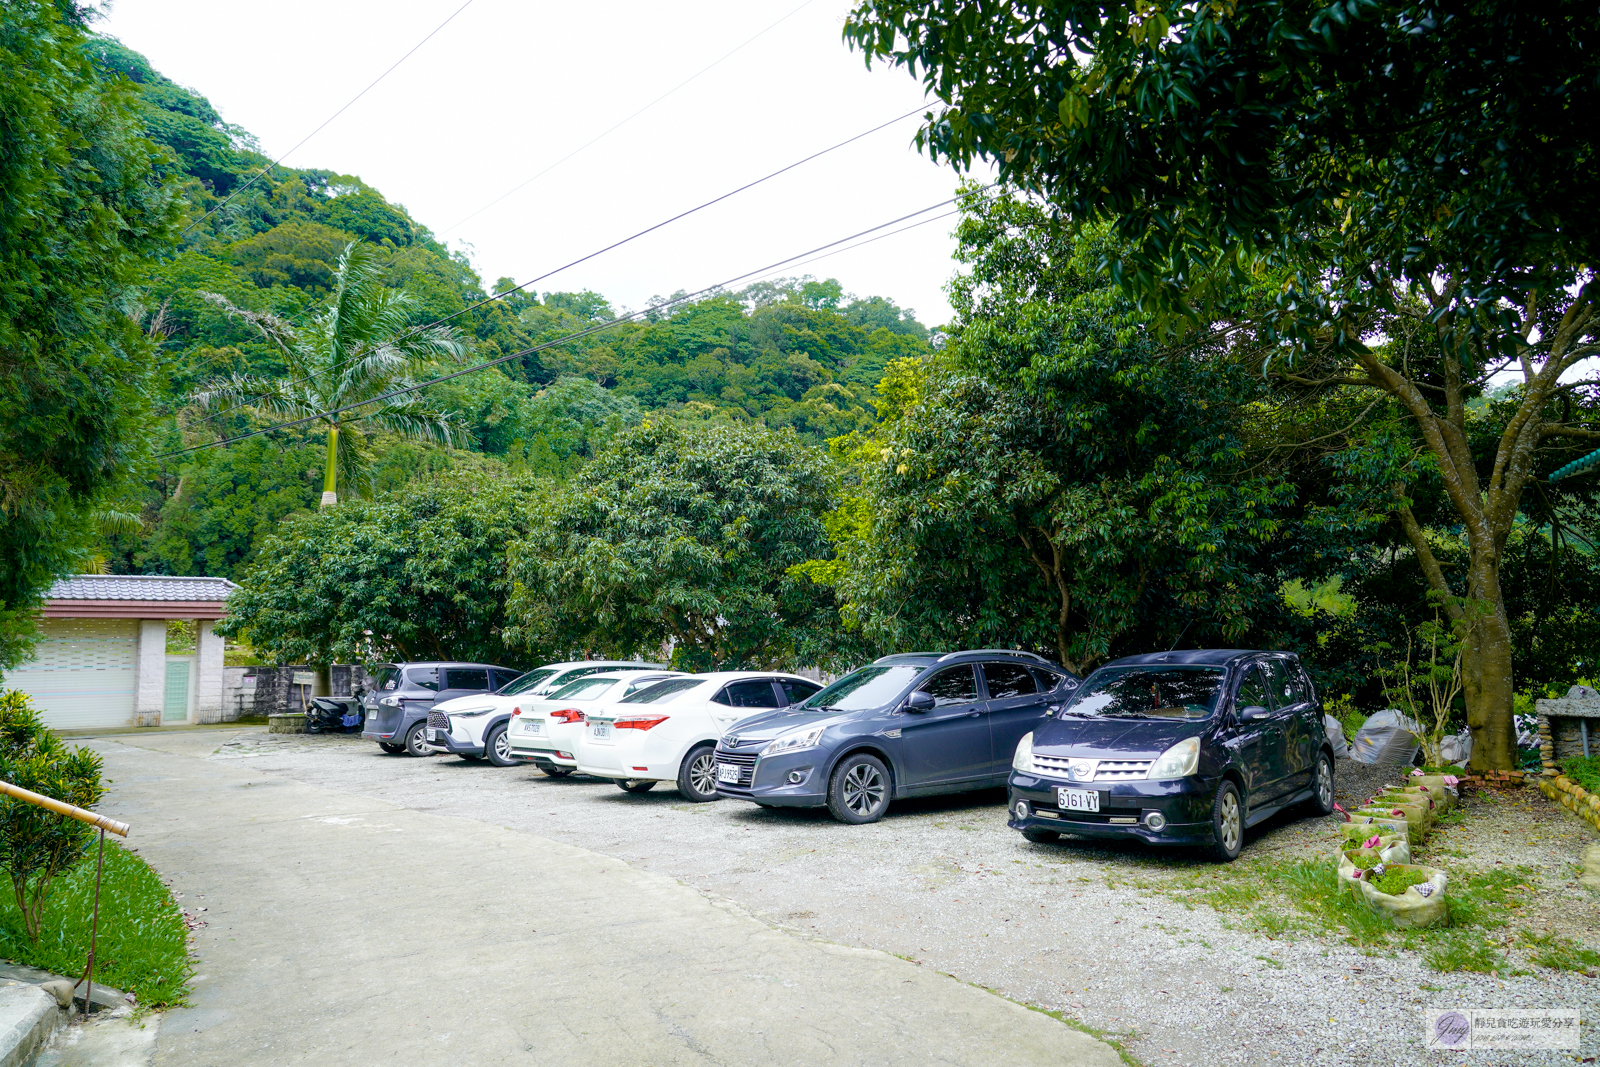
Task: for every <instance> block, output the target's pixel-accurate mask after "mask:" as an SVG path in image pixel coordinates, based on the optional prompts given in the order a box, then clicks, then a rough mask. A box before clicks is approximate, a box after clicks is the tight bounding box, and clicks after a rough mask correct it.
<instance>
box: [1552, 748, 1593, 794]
mask: <svg viewBox="0 0 1600 1067" xmlns="http://www.w3.org/2000/svg"><path fill="white" fill-rule="evenodd" d="M1561 770H1562V772H1563V773H1564V774H1565V775H1566V776H1567V777H1568V778H1571V779H1572V780H1573V781H1574V782H1576V783H1577V784H1578V785H1581V786H1583V788H1585V789H1587V790H1588V791H1589V792H1591V793H1597V794H1600V756H1574V757H1573V758H1572V759H1564V760H1562V761H1561Z"/></svg>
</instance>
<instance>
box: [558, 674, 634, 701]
mask: <svg viewBox="0 0 1600 1067" xmlns="http://www.w3.org/2000/svg"><path fill="white" fill-rule="evenodd" d="M616 684H617V680H616V679H615V678H592V677H591V678H579V679H578V680H577V681H576V682H568V683H567V684H566V685H564V686H562V687H561V688H560V689H557V690H556V691H555V692H554V693H551V694H550V696H549V697H548V699H550V700H598V699H599V698H600V694H601V693H604V692H605V691H606V690H607V689H610V688H611V687H612V686H614V685H616Z"/></svg>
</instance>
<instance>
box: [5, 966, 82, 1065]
mask: <svg viewBox="0 0 1600 1067" xmlns="http://www.w3.org/2000/svg"><path fill="white" fill-rule="evenodd" d="M66 1014H67V1013H66V1012H64V1011H62V1010H61V1006H60V1005H59V1004H57V1003H56V998H55V997H53V996H51V995H50V994H49V993H46V992H45V991H44V990H42V989H40V988H39V987H38V986H35V985H28V984H26V983H23V982H14V983H12V984H9V985H3V986H0V1067H23V1065H24V1064H27V1063H31V1062H32V1061H33V1058H34V1056H36V1055H38V1053H39V1050H40V1049H41V1048H43V1047H44V1044H45V1042H46V1041H48V1040H50V1035H51V1034H53V1033H55V1031H56V1027H58V1026H60V1025H61V1021H62V1020H63V1019H64V1018H66Z"/></svg>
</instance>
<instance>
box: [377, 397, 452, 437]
mask: <svg viewBox="0 0 1600 1067" xmlns="http://www.w3.org/2000/svg"><path fill="white" fill-rule="evenodd" d="M361 421H362V423H363V424H365V425H366V426H368V427H369V428H374V429H379V430H387V431H389V432H390V433H394V434H399V435H400V436H402V437H410V438H412V439H414V440H418V441H432V442H433V443H434V444H438V445H448V444H451V443H453V439H454V432H455V426H454V424H452V422H451V421H450V416H449V415H447V414H445V413H444V412H442V411H436V410H434V409H432V408H429V407H427V406H426V405H424V404H423V403H422V402H421V401H413V402H412V403H409V404H396V403H389V404H385V405H384V406H382V407H380V408H379V409H378V410H377V411H374V412H372V413H370V414H367V415H363V416H362V417H361Z"/></svg>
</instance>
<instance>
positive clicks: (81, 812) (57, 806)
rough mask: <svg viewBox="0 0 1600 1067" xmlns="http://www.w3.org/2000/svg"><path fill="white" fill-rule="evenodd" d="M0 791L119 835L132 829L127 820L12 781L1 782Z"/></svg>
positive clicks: (125, 834) (124, 834) (125, 835)
mask: <svg viewBox="0 0 1600 1067" xmlns="http://www.w3.org/2000/svg"><path fill="white" fill-rule="evenodd" d="M0 793H4V794H5V795H6V796H8V797H16V798H17V799H18V800H26V801H27V802H28V803H29V804H37V805H39V807H41V808H49V809H50V810H51V811H53V812H56V813H57V814H59V815H65V816H67V818H69V819H77V820H78V821H79V822H86V823H88V824H89V825H90V826H97V827H99V828H100V829H102V830H110V831H111V832H112V833H114V834H116V835H117V836H119V837H127V836H128V831H129V830H130V829H132V827H130V826H129V825H128V824H127V823H125V822H118V821H117V820H115V819H113V818H110V817H108V816H105V815H97V814H95V813H94V812H92V811H90V810H89V809H88V808H80V807H78V806H77V805H76V804H68V803H67V802H66V801H63V800H57V799H55V798H54V797H47V796H45V795H44V794H43V793H35V792H34V791H33V790H31V789H24V788H22V787H21V786H20V785H12V784H11V783H10V782H0Z"/></svg>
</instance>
